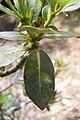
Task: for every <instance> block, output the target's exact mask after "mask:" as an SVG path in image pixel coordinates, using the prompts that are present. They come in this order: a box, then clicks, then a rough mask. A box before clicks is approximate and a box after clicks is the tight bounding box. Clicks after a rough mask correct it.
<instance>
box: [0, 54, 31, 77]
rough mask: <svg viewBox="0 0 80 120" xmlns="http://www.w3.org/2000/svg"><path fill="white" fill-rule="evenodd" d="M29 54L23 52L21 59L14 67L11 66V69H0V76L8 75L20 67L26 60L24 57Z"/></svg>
mask: <svg viewBox="0 0 80 120" xmlns="http://www.w3.org/2000/svg"><path fill="white" fill-rule="evenodd" d="M28 55H29V54H28V53H27V54H25V55H24V56H23V57H22V60H21V61H20V62H19V63H18V64H17V65H16V66H15V67H12V68H11V69H9V70H7V71H1V72H0V77H5V76H8V75H11V74H12V73H14V72H16V71H17V70H18V69H20V68H21V67H22V66H23V64H24V63H25V61H26V58H27V56H28Z"/></svg>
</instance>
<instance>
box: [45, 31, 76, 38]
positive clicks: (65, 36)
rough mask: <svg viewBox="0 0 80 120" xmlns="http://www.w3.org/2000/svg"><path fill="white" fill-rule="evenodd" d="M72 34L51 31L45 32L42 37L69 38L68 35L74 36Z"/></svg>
mask: <svg viewBox="0 0 80 120" xmlns="http://www.w3.org/2000/svg"><path fill="white" fill-rule="evenodd" d="M74 36H75V35H74V34H73V33H71V32H65V31H53V32H51V33H45V34H44V35H43V38H49V39H56V40H57V38H70V37H74ZM58 40H59V39H58Z"/></svg>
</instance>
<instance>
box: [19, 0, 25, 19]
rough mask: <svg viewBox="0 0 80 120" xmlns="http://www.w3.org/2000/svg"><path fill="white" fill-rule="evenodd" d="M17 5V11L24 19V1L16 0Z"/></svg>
mask: <svg viewBox="0 0 80 120" xmlns="http://www.w3.org/2000/svg"><path fill="white" fill-rule="evenodd" d="M18 3H19V10H20V12H21V14H22V15H23V17H25V4H24V0H18Z"/></svg>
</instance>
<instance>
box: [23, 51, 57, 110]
mask: <svg viewBox="0 0 80 120" xmlns="http://www.w3.org/2000/svg"><path fill="white" fill-rule="evenodd" d="M39 54H40V57H39V58H40V65H39V66H38V59H39V58H37V57H38V56H37V53H36V50H33V51H32V52H31V54H30V55H29V57H28V59H27V61H26V64H25V69H24V84H25V90H26V92H27V94H28V96H29V98H30V99H31V100H32V101H33V102H34V103H35V104H36V105H37V106H38V107H39V108H40V109H41V110H43V109H44V108H45V107H46V105H47V104H48V101H49V99H50V98H51V97H52V95H53V92H54V88H55V83H54V67H53V64H52V62H51V60H50V58H49V57H48V55H47V54H46V53H45V52H44V51H42V50H40V51H39ZM39 54H38V55H39ZM39 67H40V68H39ZM39 71H40V73H39ZM39 79H40V80H39Z"/></svg>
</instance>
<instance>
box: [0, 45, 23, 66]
mask: <svg viewBox="0 0 80 120" xmlns="http://www.w3.org/2000/svg"><path fill="white" fill-rule="evenodd" d="M24 53H25V48H24V46H22V45H19V46H16V47H14V46H7V45H5V46H2V47H0V67H2V66H7V65H9V64H11V63H12V62H14V61H15V60H17V59H18V58H20V57H21V56H22V55H23V54H24Z"/></svg>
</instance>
